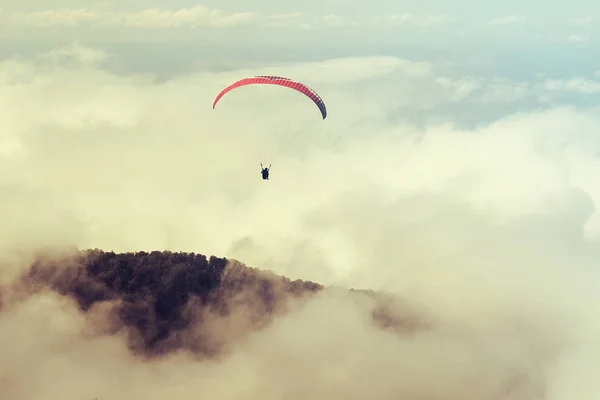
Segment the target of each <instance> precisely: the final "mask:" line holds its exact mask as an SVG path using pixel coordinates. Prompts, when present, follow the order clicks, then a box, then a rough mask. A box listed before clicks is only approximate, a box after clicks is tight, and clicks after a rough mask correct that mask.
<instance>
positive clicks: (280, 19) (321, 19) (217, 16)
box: [4, 5, 453, 29]
mask: <svg viewBox="0 0 600 400" xmlns="http://www.w3.org/2000/svg"><path fill="white" fill-rule="evenodd" d="M4 20H5V22H6V23H7V24H9V25H14V26H19V25H24V26H31V27H51V26H93V27H117V26H119V27H128V28H141V29H166V28H177V27H185V28H197V27H204V26H209V27H217V28H226V27H234V26H243V25H247V24H249V23H254V24H265V25H266V26H270V27H290V26H298V27H301V26H304V27H305V28H306V27H313V28H314V27H319V26H323V27H340V26H351V27H370V26H377V25H380V24H382V23H387V24H389V25H391V26H398V25H412V26H421V27H426V26H433V25H439V24H443V23H448V22H451V21H453V18H452V17H451V16H449V15H431V16H418V15H414V14H409V13H405V14H397V15H392V16H391V17H380V16H370V17H368V16H367V17H360V18H357V17H348V16H341V15H334V14H326V15H323V16H314V15H308V14H306V13H301V12H295V13H287V14H276V15H261V14H258V13H255V12H237V13H231V14H227V13H224V12H222V11H221V10H218V9H210V8H208V7H205V6H203V5H197V6H194V7H189V8H181V9H176V10H173V9H171V10H169V9H163V8H158V7H155V8H148V9H144V10H142V11H131V12H125V11H110V10H103V9H102V8H94V9H68V8H67V9H58V10H47V11H37V12H10V13H7V15H6V17H4Z"/></svg>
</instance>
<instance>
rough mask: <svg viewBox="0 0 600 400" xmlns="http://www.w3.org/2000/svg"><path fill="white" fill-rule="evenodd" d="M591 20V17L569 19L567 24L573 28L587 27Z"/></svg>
mask: <svg viewBox="0 0 600 400" xmlns="http://www.w3.org/2000/svg"><path fill="white" fill-rule="evenodd" d="M593 19H594V18H593V17H592V16H591V15H588V16H587V17H580V18H571V19H570V20H569V24H570V25H575V26H583V25H589V24H590V23H591V22H592V20H593Z"/></svg>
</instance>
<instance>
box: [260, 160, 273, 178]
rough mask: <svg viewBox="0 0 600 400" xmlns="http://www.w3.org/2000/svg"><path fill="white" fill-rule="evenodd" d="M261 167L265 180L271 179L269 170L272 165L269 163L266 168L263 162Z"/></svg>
mask: <svg viewBox="0 0 600 400" xmlns="http://www.w3.org/2000/svg"><path fill="white" fill-rule="evenodd" d="M260 168H261V169H262V170H261V171H260V173H261V174H262V178H263V179H265V180H269V170H270V169H271V165H270V164H269V168H264V167H263V165H262V163H261V164H260Z"/></svg>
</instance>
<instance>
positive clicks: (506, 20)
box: [487, 14, 527, 26]
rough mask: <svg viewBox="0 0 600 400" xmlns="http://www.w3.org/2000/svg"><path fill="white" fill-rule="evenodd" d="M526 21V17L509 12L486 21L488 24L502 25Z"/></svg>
mask: <svg viewBox="0 0 600 400" xmlns="http://www.w3.org/2000/svg"><path fill="white" fill-rule="evenodd" d="M525 21H527V17H526V16H524V15H516V14H510V15H506V16H504V17H498V18H494V19H491V20H489V21H488V22H487V25H488V26H503V25H513V24H521V23H523V22H525Z"/></svg>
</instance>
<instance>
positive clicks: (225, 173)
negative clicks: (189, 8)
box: [0, 44, 600, 400]
mask: <svg viewBox="0 0 600 400" xmlns="http://www.w3.org/2000/svg"><path fill="white" fill-rule="evenodd" d="M118 63H119V60H118V59H116V58H115V57H114V56H113V55H112V54H110V52H107V51H106V50H103V49H100V48H96V47H90V46H84V45H81V44H71V45H67V46H65V47H61V48H57V49H55V50H53V51H51V52H49V53H40V54H38V55H36V56H31V57H11V58H6V59H4V60H3V61H2V62H1V63H0V105H1V106H0V126H2V130H1V131H0V170H1V171H2V173H1V174H0V221H2V222H1V223H0V265H1V268H0V343H2V346H0V397H2V398H5V397H6V398H7V399H10V400H37V399H42V398H43V399H48V398H56V399H59V398H60V399H68V400H70V399H73V400H75V399H77V400H79V399H90V400H91V399H96V398H97V399H98V400H104V399H110V400H119V399H132V398H134V399H137V398H140V399H145V400H151V399H164V398H173V399H191V398H219V399H249V400H254V399H315V400H321V399H323V400H325V399H329V400H337V399H344V400H350V399H363V398H373V399H382V400H383V399H398V398H406V399H432V400H433V399H444V400H454V399H456V400H458V399H461V400H467V399H474V400H475V399H478V400H480V399H490V400H517V399H524V400H525V399H527V400H531V399H540V400H563V399H564V400H567V399H568V400H585V399H596V398H597V397H598V395H600V392H599V391H600V387H599V386H598V383H597V382H596V381H597V380H596V379H595V377H594V376H593V374H592V371H594V370H595V367H597V366H598V361H597V360H598V356H599V355H600V339H598V337H600V336H599V335H598V333H599V326H598V324H599V322H597V321H600V318H598V317H599V311H600V309H599V307H600V306H599V304H600V301H599V300H600V298H599V297H600V296H599V295H598V291H597V287H598V284H599V283H600V281H599V276H598V272H597V260H598V257H599V256H600V248H599V247H598V238H599V237H600V235H599V234H600V229H599V227H600V222H599V221H600V219H599V217H598V214H597V213H596V204H597V202H598V199H600V197H599V196H600V186H599V185H598V183H597V180H596V179H595V176H596V173H597V172H598V171H600V163H599V161H598V157H597V154H598V151H600V138H599V137H598V135H597V133H598V131H599V129H600V119H599V118H598V116H597V109H596V108H597V107H596V106H590V105H585V106H581V105H580V104H579V105H578V103H577V101H575V100H573V97H572V96H574V94H573V93H571V92H563V91H561V90H559V89H557V87H558V86H557V85H554V86H553V85H549V84H548V82H547V81H546V79H550V78H540V80H532V81H530V82H529V81H528V82H516V81H512V80H509V79H505V78H503V77H478V76H472V75H465V76H459V77H457V76H456V75H457V71H456V70H452V71H450V70H448V69H447V68H450V67H447V66H444V65H438V64H435V63H429V62H425V61H411V60H408V59H402V58H397V57H354V58H342V59H331V60H326V61H314V62H293V63H290V62H285V63H272V64H269V65H264V66H262V67H259V68H253V69H252V70H250V69H237V70H228V71H225V72H215V71H214V70H213V69H209V68H205V69H203V68H202V66H201V62H199V64H200V66H197V68H195V69H194V70H193V71H191V72H187V73H179V74H176V75H174V76H171V77H169V78H168V79H161V80H159V79H157V78H156V76H154V75H152V74H146V73H144V74H141V73H140V74H134V73H128V74H125V73H122V72H118V68H116V66H118ZM263 74H277V75H283V76H291V77H293V78H294V79H298V80H301V81H303V82H306V83H307V85H309V86H310V87H312V88H314V89H315V90H317V92H319V94H320V95H321V96H322V97H323V99H324V101H325V102H326V104H327V107H328V111H329V115H328V117H327V119H326V120H324V121H323V120H321V118H320V115H319V114H318V110H317V109H316V107H314V104H312V103H311V102H310V101H306V99H304V98H302V97H301V96H298V95H297V93H289V92H293V91H289V92H286V91H285V90H275V91H269V90H259V88H248V90H245V91H242V90H240V92H239V93H233V92H232V93H230V94H229V95H228V96H227V98H223V99H222V100H221V102H220V103H219V104H218V106H217V108H216V109H215V110H213V109H212V108H211V107H210V106H211V104H212V100H213V98H214V96H215V95H216V93H218V91H219V90H221V89H222V88H223V87H224V86H225V85H227V84H228V83H231V82H232V81H233V80H235V79H238V78H241V77H244V76H247V75H263ZM552 79H554V78H552ZM556 79H557V80H558V79H568V77H560V78H559V77H556ZM261 162H262V163H264V164H270V163H272V165H273V167H272V172H271V178H270V180H269V181H267V182H265V181H262V179H261V178H260V163H261ZM86 249H101V250H103V251H104V252H111V251H112V252H115V253H125V252H144V251H145V252H152V251H155V250H157V251H163V250H169V251H171V252H180V251H183V252H194V253H196V254H205V255H206V256H207V257H208V258H209V259H210V256H211V255H214V256H215V257H216V258H217V259H219V260H222V262H221V264H219V265H220V268H221V269H222V271H246V269H247V267H254V268H258V269H259V270H260V271H263V272H256V270H252V271H255V272H254V273H257V274H259V278H257V279H258V282H262V281H263V280H264V281H267V282H271V284H272V285H274V287H279V288H281V289H280V290H279V291H276V293H275V294H273V297H272V298H271V300H268V301H267V300H265V294H264V293H263V292H262V291H261V290H260V289H257V287H256V286H252V285H251V289H248V290H245V289H243V288H242V289H243V290H242V289H240V290H241V293H243V296H242V297H241V298H242V300H239V297H237V296H239V293H240V292H238V291H235V293H236V294H235V295H234V294H232V293H230V292H227V293H225V294H222V297H220V298H221V299H225V300H227V301H231V302H232V304H234V305H235V306H232V307H230V308H229V309H228V311H227V312H226V313H224V314H220V313H218V312H216V311H214V310H213V311H211V312H210V313H209V314H208V316H207V314H203V313H205V312H207V311H206V310H207V307H208V305H209V304H213V303H210V302H209V301H208V300H206V299H205V300H202V296H200V297H197V296H198V295H197V293H196V292H194V290H195V289H193V288H192V286H193V285H192V284H191V283H190V285H191V286H190V287H188V286H185V285H184V286H185V287H182V288H180V290H177V291H175V292H176V293H179V294H180V295H181V296H183V298H182V299H183V300H182V299H179V300H181V301H183V303H182V304H179V303H178V306H177V307H176V308H173V309H172V311H173V313H176V314H177V315H178V316H181V315H183V316H185V318H184V319H185V321H187V322H186V324H185V326H183V325H182V326H181V327H180V328H181V329H179V328H176V326H175V325H176V324H166V325H164V326H166V327H167V328H165V329H167V330H166V331H165V332H166V333H165V335H166V336H165V337H164V338H163V339H161V340H160V341H159V342H157V343H160V345H159V346H158V347H153V345H152V344H151V343H154V342H152V341H150V342H148V341H145V339H144V336H143V335H141V334H140V332H146V331H147V330H144V329H147V328H148V327H150V326H153V325H152V324H151V322H152V321H153V320H152V319H151V318H154V317H156V314H154V312H150V311H148V314H144V315H147V316H149V317H148V318H150V319H148V321H147V328H143V329H142V328H139V324H138V325H136V324H129V325H128V322H127V321H128V320H127V319H126V318H124V316H123V314H122V313H121V312H120V311H119V310H121V309H122V307H126V306H127V304H129V303H132V304H138V303H136V302H137V301H138V300H139V301H141V300H140V299H145V300H144V301H145V302H146V303H144V304H146V306H147V307H148V309H152V307H151V305H155V303H156V301H157V298H158V297H157V296H158V295H157V293H158V287H159V286H160V285H158V286H156V287H154V289H147V290H146V291H145V292H143V293H144V295H143V296H142V295H140V296H141V297H139V298H138V297H136V296H137V294H136V295H135V296H134V294H135V293H138V292H133V291H132V292H131V293H126V292H127V291H126V290H124V289H121V288H120V287H117V286H115V285H116V284H114V283H113V281H110V282H111V283H107V282H108V281H107V280H103V279H104V278H102V279H100V278H98V276H99V275H98V274H96V273H94V272H93V271H91V270H90V269H89V265H90V261H89V260H88V259H87V258H86V257H87V256H82V254H87V253H81V251H82V250H86ZM105 254H106V253H105ZM142 264H143V263H141V264H140V265H138V266H136V267H131V268H133V269H132V271H137V270H138V269H136V268H142V266H143V265H142ZM156 265H158V267H157V268H158V269H157V270H160V271H165V272H164V275H160V276H161V277H162V278H164V277H166V276H167V275H169V274H170V273H172V274H173V276H179V275H177V274H180V273H181V274H184V272H181V271H179V270H173V271H174V272H169V271H171V269H170V267H169V265H167V264H166V263H164V262H159V263H157V264H156ZM202 265H204V264H202ZM113 267H114V268H116V269H115V271H117V270H119V268H120V267H118V266H113ZM190 268H191V267H190ZM202 268H205V267H204V266H203V267H202ZM200 270H203V269H200ZM182 271H183V270H182ZM185 271H188V270H185ZM189 271H192V272H193V271H196V269H194V268H192V269H191V270H189ZM189 271H188V272H186V273H192V272H189ZM265 271H271V272H265ZM132 273H133V272H132ZM193 273H195V272H193ZM223 273H224V274H225V275H227V273H226V272H223ZM276 275H278V276H284V277H286V278H287V279H288V280H291V281H295V280H302V281H310V282H314V284H308V286H309V287H312V288H315V287H318V288H319V290H315V291H314V292H313V291H310V294H306V295H302V296H299V295H298V294H297V291H296V290H295V289H290V288H289V287H288V286H286V285H283V284H282V285H283V286H278V285H279V284H275V283H273V282H281V279H283V278H281V277H278V276H276ZM182 276H185V275H182ZM219 276H220V275H219ZM122 279H123V280H124V281H127V279H125V278H122ZM152 279H155V278H152ZM178 279H182V281H183V282H188V283H189V282H196V280H197V279H196V278H193V279H192V278H190V279H189V280H187V279H184V278H177V279H175V278H173V279H172V280H169V281H168V282H171V283H173V282H179V281H178ZM220 279H221V278H219V280H218V281H215V282H213V283H212V284H211V285H213V286H211V288H212V289H214V290H217V292H214V293H220V292H218V288H219V287H222V286H221V283H222V281H221V280H220ZM240 279H241V278H240ZM159 281H160V280H159V279H158V278H156V282H159ZM255 281H256V280H253V281H252V282H255ZM152 282H154V281H152ZM160 282H162V281H160ZM165 282H166V281H165ZM241 282H248V281H247V280H246V278H244V279H242V280H241ZM75 283H76V284H75ZM148 285H149V286H148V287H149V288H152V287H153V286H152V285H150V284H148ZM182 285H183V283H182ZM186 285H187V283H186ZM260 285H261V284H258V287H261V286H260ZM298 285H300V283H298ZM313 285H314V286H313ZM160 287H163V286H160ZM164 287H168V284H166V283H165V286H164ZM244 287H245V286H244ZM302 287H304V286H302ZM212 289H211V290H210V291H209V292H210V293H213V292H212ZM349 289H370V290H372V291H373V292H367V293H371V295H368V294H365V292H356V291H350V290H349ZM131 290H133V289H131ZM236 290H237V289H236ZM78 293H79V294H80V293H84V294H86V296H87V295H90V294H93V295H94V296H97V299H96V300H95V301H94V303H93V306H92V307H89V308H88V307H82V303H81V296H80V295H79V294H78ZM140 293H141V292H140ZM373 293H378V296H383V295H384V294H385V297H384V299H383V300H382V298H380V297H377V296H375V295H372V294H373ZM78 296H79V297H78ZM132 296H133V298H134V300H135V301H134V300H132ZM144 296H146V297H144ZM215 296H216V294H215ZM387 296H391V298H393V299H394V300H393V301H392V300H390V297H387ZM86 298H87V297H86ZM94 298H96V297H94ZM179 300H178V301H179ZM225 300H222V301H225ZM234 300H236V301H237V302H236V301H234ZM128 302H129V303H128ZM139 304H141V303H139ZM269 304H271V305H272V304H275V305H277V307H274V308H270V307H267V305H269ZM136 310H138V309H137V308H136ZM200 315H202V316H203V317H202V318H200V317H199V316H200ZM385 321H388V323H385ZM415 321H418V323H417V322H415ZM133 325H135V326H136V327H137V328H135V329H133V328H131V326H133ZM407 327H409V328H410V329H409V328H407ZM136 329H137V330H136ZM148 329H149V328H148ZM148 332H149V331H148ZM140 335H141V336H140ZM149 343H150V344H149ZM207 343H209V344H210V346H209V345H207ZM207 346H208V347H207ZM199 349H200V350H199Z"/></svg>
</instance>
